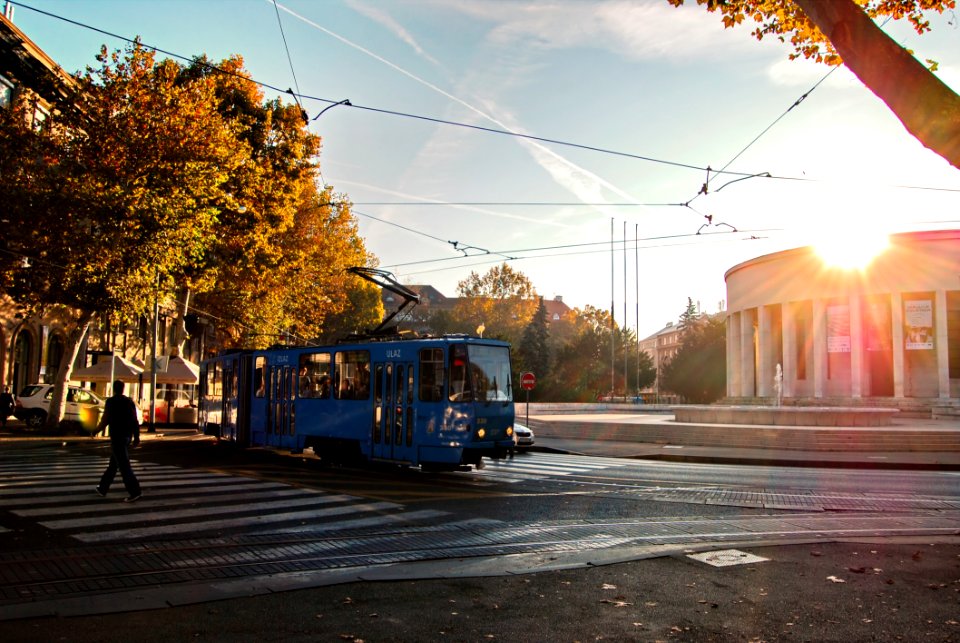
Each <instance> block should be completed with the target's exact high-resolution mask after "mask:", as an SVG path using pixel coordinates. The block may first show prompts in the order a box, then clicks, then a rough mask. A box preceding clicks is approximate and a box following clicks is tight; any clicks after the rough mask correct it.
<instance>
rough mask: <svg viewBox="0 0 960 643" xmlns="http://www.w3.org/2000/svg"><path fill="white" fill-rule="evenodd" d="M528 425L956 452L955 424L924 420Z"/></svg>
mask: <svg viewBox="0 0 960 643" xmlns="http://www.w3.org/2000/svg"><path fill="white" fill-rule="evenodd" d="M529 423H530V426H531V428H532V429H533V430H534V431H535V433H536V435H537V437H556V438H566V439H580V440H617V441H625V442H640V443H647V444H672V445H688V446H716V447H727V448H748V449H791V450H794V449H795V450H804V451H854V452H867V451H875V452H882V451H890V452H912V451H914V452H947V451H949V452H960V429H958V428H957V425H952V426H937V425H936V424H937V423H935V422H931V421H929V420H927V421H926V422H925V423H924V424H923V425H918V424H915V423H911V424H910V425H902V426H901V425H895V426H889V427H813V426H763V425H729V424H681V423H676V422H674V421H673V420H672V419H669V418H666V417H665V418H663V419H662V420H660V421H656V422H645V423H635V422H618V421H616V420H613V419H611V420H604V421H595V420H587V419H586V418H584V419H577V418H575V417H574V418H570V419H569V420H567V419H558V418H557V417H556V416H551V417H550V419H548V420H546V419H541V418H537V417H534V416H531V417H530V422H529Z"/></svg>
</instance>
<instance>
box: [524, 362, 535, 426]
mask: <svg viewBox="0 0 960 643" xmlns="http://www.w3.org/2000/svg"><path fill="white" fill-rule="evenodd" d="M536 385H537V376H536V375H534V374H533V373H531V372H530V371H527V372H526V373H523V374H521V375H520V388H522V389H523V390H524V391H526V392H527V426H528V427H529V426H530V391H531V390H533V387H534V386H536Z"/></svg>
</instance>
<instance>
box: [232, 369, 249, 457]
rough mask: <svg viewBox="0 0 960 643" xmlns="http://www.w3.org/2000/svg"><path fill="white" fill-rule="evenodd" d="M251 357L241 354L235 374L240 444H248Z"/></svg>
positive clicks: (238, 439) (237, 435) (237, 436)
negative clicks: (236, 373) (236, 374)
mask: <svg viewBox="0 0 960 643" xmlns="http://www.w3.org/2000/svg"><path fill="white" fill-rule="evenodd" d="M252 362H253V357H251V356H250V355H243V356H241V357H240V370H239V371H238V376H237V395H238V399H237V434H236V437H235V439H236V441H237V444H239V445H241V446H249V445H250V401H251V398H252V388H253V382H251V381H250V375H251V373H252V372H253V369H252V368H251V365H252Z"/></svg>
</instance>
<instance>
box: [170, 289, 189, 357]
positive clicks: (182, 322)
mask: <svg viewBox="0 0 960 643" xmlns="http://www.w3.org/2000/svg"><path fill="white" fill-rule="evenodd" d="M189 310H190V288H189V287H187V286H184V287H183V288H182V289H181V290H180V297H179V298H178V299H177V319H176V320H175V321H174V323H173V338H172V342H171V346H172V348H171V349H170V354H171V355H179V356H183V344H184V342H186V341H187V339H189V337H190V336H189V334H188V333H187V312H188V311H189Z"/></svg>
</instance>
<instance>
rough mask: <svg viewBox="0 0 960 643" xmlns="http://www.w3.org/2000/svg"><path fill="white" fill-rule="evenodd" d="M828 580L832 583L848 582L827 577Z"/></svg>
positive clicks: (834, 577)
mask: <svg viewBox="0 0 960 643" xmlns="http://www.w3.org/2000/svg"><path fill="white" fill-rule="evenodd" d="M827 580H828V581H830V582H831V583H846V582H847V581H845V580H843V579H842V578H837V577H836V576H827Z"/></svg>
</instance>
